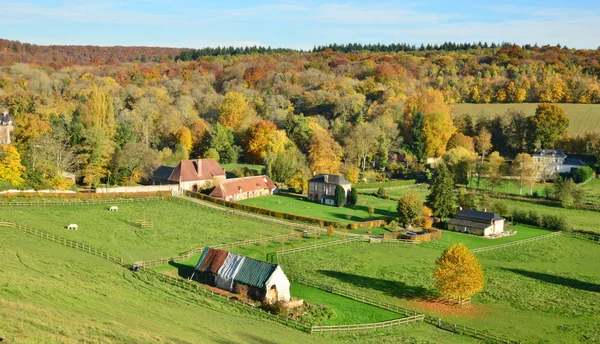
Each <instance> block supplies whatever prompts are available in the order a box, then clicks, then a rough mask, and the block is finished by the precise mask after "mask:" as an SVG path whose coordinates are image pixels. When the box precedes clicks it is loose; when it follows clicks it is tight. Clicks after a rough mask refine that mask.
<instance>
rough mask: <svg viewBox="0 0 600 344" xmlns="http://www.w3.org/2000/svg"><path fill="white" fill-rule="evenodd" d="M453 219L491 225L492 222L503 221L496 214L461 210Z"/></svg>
mask: <svg viewBox="0 0 600 344" xmlns="http://www.w3.org/2000/svg"><path fill="white" fill-rule="evenodd" d="M454 218H455V219H462V220H467V221H486V222H489V223H491V222H492V220H496V221H498V220H504V218H503V217H502V216H500V215H498V214H496V213H490V212H485V211H479V210H473V209H463V210H461V211H459V212H458V214H456V215H455V216H454Z"/></svg>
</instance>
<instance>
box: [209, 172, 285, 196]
mask: <svg viewBox="0 0 600 344" xmlns="http://www.w3.org/2000/svg"><path fill="white" fill-rule="evenodd" d="M276 192H277V185H275V183H274V182H273V181H272V180H271V178H269V177H267V176H253V177H244V178H233V179H227V180H224V181H222V182H220V183H219V184H217V185H216V186H215V189H214V190H213V191H212V192H211V193H210V195H209V196H212V197H216V198H221V199H224V200H226V201H229V202H235V201H239V200H243V199H246V198H254V197H259V196H267V195H272V194H273V193H276Z"/></svg>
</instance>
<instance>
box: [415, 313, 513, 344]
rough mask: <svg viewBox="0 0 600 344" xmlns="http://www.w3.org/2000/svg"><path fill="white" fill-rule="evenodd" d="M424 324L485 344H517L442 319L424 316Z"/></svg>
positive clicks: (501, 337)
mask: <svg viewBox="0 0 600 344" xmlns="http://www.w3.org/2000/svg"><path fill="white" fill-rule="evenodd" d="M425 322H426V323H428V324H431V325H435V326H436V327H438V328H440V329H442V330H446V331H450V332H454V333H456V334H461V335H465V336H469V337H472V338H476V339H480V340H484V341H485V342H486V343H497V344H518V343H519V342H518V341H514V340H512V339H509V338H506V337H504V336H499V335H497V334H493V333H490V332H487V331H482V330H477V329H474V328H471V327H467V326H462V325H457V324H452V323H449V322H446V321H443V320H442V319H439V318H435V317H431V316H425Z"/></svg>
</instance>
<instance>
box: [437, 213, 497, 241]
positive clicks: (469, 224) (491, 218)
mask: <svg viewBox="0 0 600 344" xmlns="http://www.w3.org/2000/svg"><path fill="white" fill-rule="evenodd" d="M446 225H447V228H448V230H451V231H454V232H462V233H468V234H474V235H480V236H485V237H489V236H496V235H499V234H501V233H503V232H504V218H503V217H501V216H499V215H497V214H495V213H490V212H486V211H479V210H471V209H463V210H461V211H459V212H458V213H457V214H456V215H455V216H454V218H453V219H451V220H450V221H448V222H447V223H446Z"/></svg>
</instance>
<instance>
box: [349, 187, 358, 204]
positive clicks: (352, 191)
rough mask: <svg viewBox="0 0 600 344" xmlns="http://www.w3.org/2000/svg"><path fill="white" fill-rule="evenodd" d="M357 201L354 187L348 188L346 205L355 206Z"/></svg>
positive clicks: (356, 191) (356, 192)
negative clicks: (348, 194)
mask: <svg viewBox="0 0 600 344" xmlns="http://www.w3.org/2000/svg"><path fill="white" fill-rule="evenodd" d="M356 203H358V190H356V188H352V189H350V196H349V197H348V205H350V206H355V205H356Z"/></svg>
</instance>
